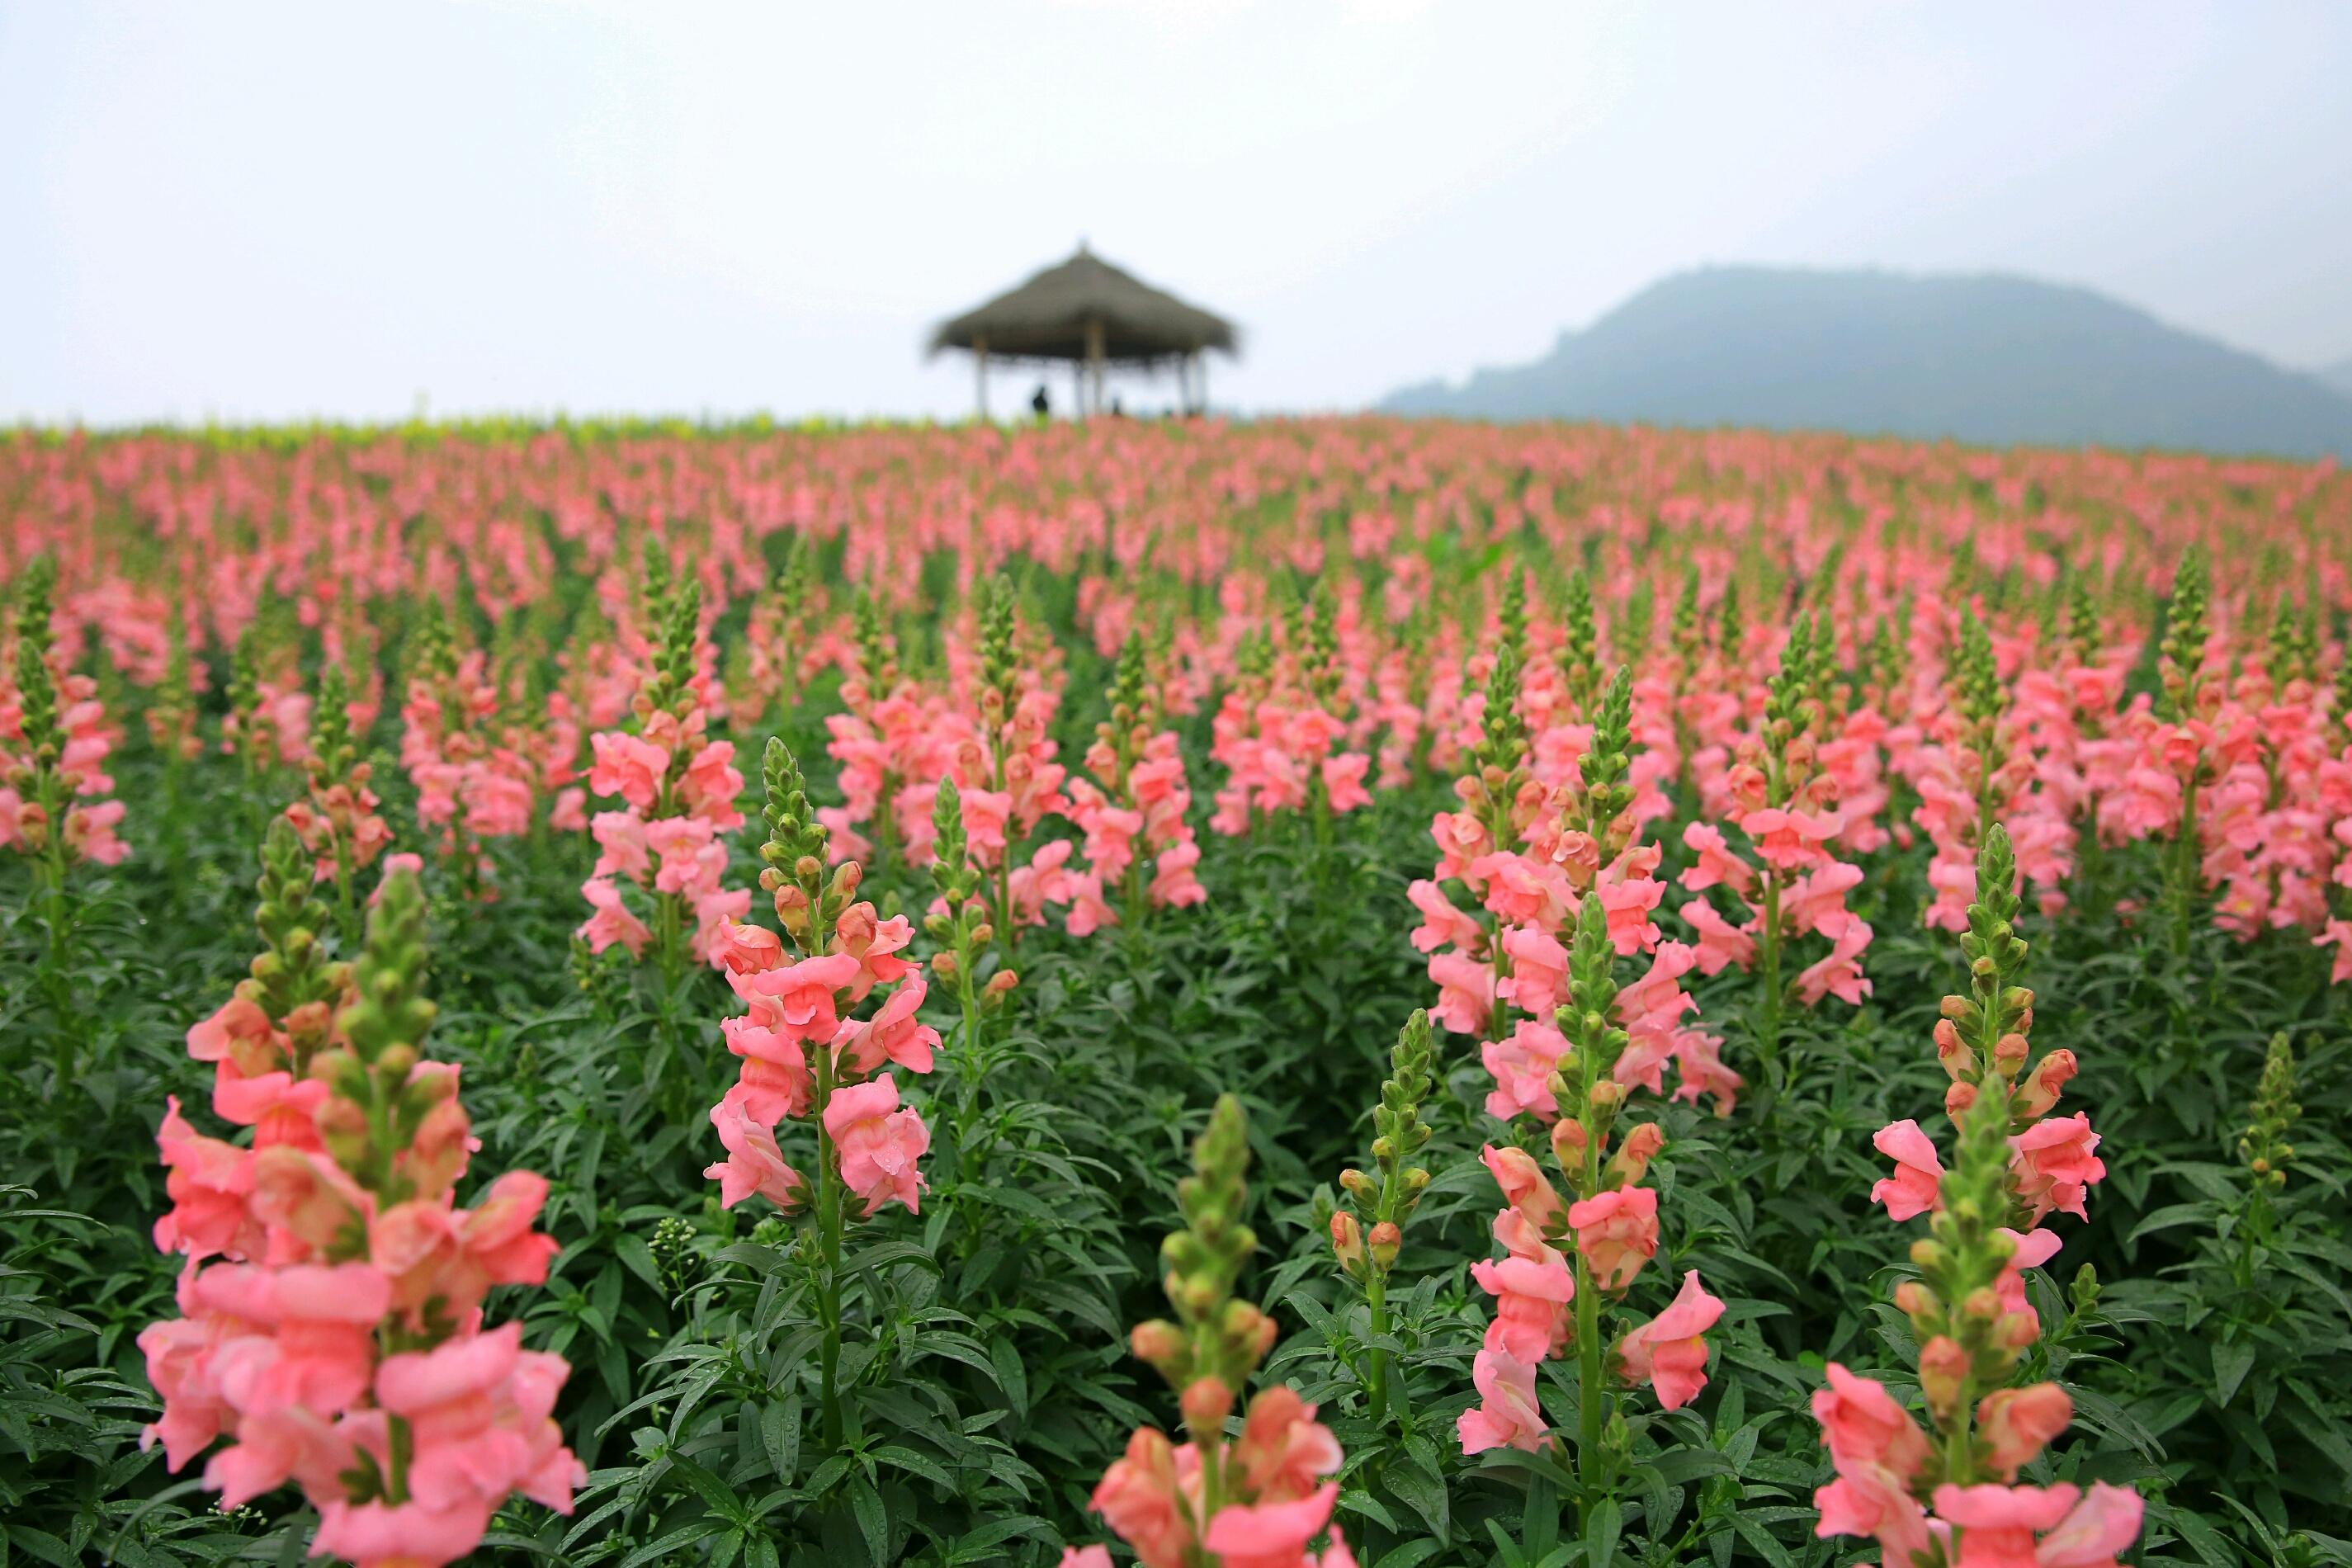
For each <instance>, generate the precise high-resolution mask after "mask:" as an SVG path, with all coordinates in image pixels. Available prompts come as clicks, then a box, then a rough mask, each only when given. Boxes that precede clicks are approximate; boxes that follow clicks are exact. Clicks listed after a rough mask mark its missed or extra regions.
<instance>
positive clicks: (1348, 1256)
mask: <svg viewBox="0 0 2352 1568" xmlns="http://www.w3.org/2000/svg"><path fill="white" fill-rule="evenodd" d="M1331 1252H1332V1255H1333V1256H1334V1257H1336V1258H1339V1267H1340V1268H1342V1269H1344V1270H1346V1271H1347V1275H1348V1278H1349V1279H1362V1278H1363V1277H1364V1235H1363V1231H1362V1229H1361V1227H1360V1226H1358V1225H1357V1223H1356V1216H1355V1215H1351V1214H1349V1212H1348V1211H1347V1210H1345V1209H1339V1210H1338V1211H1336V1212H1335V1213H1333V1215H1331Z"/></svg>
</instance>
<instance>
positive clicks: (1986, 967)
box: [1871, 824, 2106, 1251]
mask: <svg viewBox="0 0 2352 1568" xmlns="http://www.w3.org/2000/svg"><path fill="white" fill-rule="evenodd" d="M2016 879H2017V863H2016V858H2015V857H2014V855H2013V854H2012V853H2011V848H2010V841H2009V833H2008V830H2007V829H2006V828H2005V827H2002V826H2000V825H1998V824H1996V825H1995V826H1994V827H1993V829H1992V830H1991V831H1990V832H1988V833H1987V835H1986V837H1985V846H1984V849H1983V851H1982V853H1981V854H1980V855H1979V858H1978V862H1977V896H1976V900H1975V901H1974V902H1973V903H1972V904H1971V905H1970V906H1969V928H1968V930H1967V931H1964V932H1963V933H1962V934H1961V937H1960V951H1961V953H1962V955H1963V956H1964V957H1966V958H1967V960H1968V962H1969V975H1970V985H1971V990H1970V993H1969V994H1968V995H1965V996H1962V995H1953V996H1947V997H1946V998H1944V1005H1943V1009H1942V1016H1941V1017H1940V1018H1938V1019H1937V1023H1936V1030H1935V1037H1936V1052H1937V1059H1938V1060H1939V1061H1940V1062H1941V1063H1942V1065H1943V1067H1944V1070H1945V1073H1946V1076H1947V1077H1948V1079H1950V1087H1949V1089H1948V1090H1947V1092H1946V1094H1945V1097H1944V1106H1945V1110H1946V1111H1947V1113H1948V1114H1949V1115H1950V1116H1951V1117H1952V1119H1953V1121H1954V1122H1955V1124H1956V1125H1958V1124H1959V1123H1960V1121H1961V1119H1962V1117H1963V1115H1964V1113H1965V1112H1967V1111H1968V1110H1969V1108H1970V1107H1971V1106H1973V1105H1974V1104H1975V1103H1976V1102H1977V1101H1978V1100H1979V1099H1990V1100H1993V1101H1995V1102H1997V1104H1998V1106H1999V1108H2000V1117H2001V1121H2002V1129H2001V1131H2003V1133H2004V1134H2005V1135H2006V1136H2007V1138H2008V1141H2009V1149H2010V1155H2009V1160H2008V1167H2007V1168H2008V1176H2007V1178H2006V1186H2005V1188H2004V1191H2003V1193H2002V1194H2001V1195H2000V1199H1999V1205H1998V1206H1999V1211H2000V1214H2001V1215H2002V1220H2001V1223H2002V1224H2004V1225H2008V1226H2014V1227H2015V1228H2016V1229H2017V1230H2018V1231H2020V1232H2030V1231H2032V1230H2034V1228H2035V1227H2036V1226H2040V1225H2041V1224H2042V1221H2043V1220H2044V1219H2045V1218H2047V1217H2048V1216H2049V1215H2051V1214H2053V1213H2056V1212H2063V1213H2066V1214H2071V1215H2074V1216H2075V1217H2077V1218H2087V1217H2088V1209H2087V1207H2086V1203H2087V1200H2088V1195H2089V1190H2090V1189H2091V1188H2092V1187H2093V1186H2095V1185H2096V1184H2098V1183H2099V1182H2100V1181H2102V1180H2103V1179H2105V1175H2106V1166H2105V1163H2103V1162H2102V1161H2101V1160H2100V1159H2099V1157H2098V1153H2097V1151H2098V1146H2099V1135H2098V1133H2096V1132H2095V1131H2093V1130H2092V1128H2091V1119H2090V1117H2089V1115H2088V1114H2086V1113H2084V1112H2082V1111H2077V1112H2075V1113H2074V1114H2073V1115H2071V1116H2063V1117H2061V1116H2054V1115H2053V1114H2052V1112H2053V1111H2054V1110H2055V1109H2056V1107H2057V1105H2058V1102H2059V1100H2060V1099H2061V1097H2062V1095H2063V1091H2064V1089H2065V1086H2066V1085H2067V1083H2068V1082H2069V1081H2070V1080H2072V1079H2073V1078H2074V1075H2075V1073H2076V1071H2077V1070H2078V1064H2077V1063H2076V1061H2075V1058H2074V1052H2073V1051H2071V1050H2066V1049H2063V1048H2061V1049H2058V1050H2053V1051H2047V1052H2044V1053H2043V1054H2042V1056H2041V1057H2040V1058H2032V1043H2031V1041H2030V1039H2029V1036H2030V1034H2031V1032H2032V1027H2033V994H2032V992H2031V991H2029V990H2027V989H2025V988H2024V987H2023V986H2021V985H2017V984H2013V983H2012V980H2013V977H2014V976H2015V975H2016V974H2017V973H2018V972H2019V970H2020V967H2021V965H2022V963H2024V959H2025V955H2026V944H2025V942H2024V941H2023V940H2022V939H2021V938H2020V937H2019V936H2018V935H2017V934H2016V931H2015V928H2014V926H2013V925H2012V924H2011V922H2012V921H2014V920H2015V919H2016V916H2017V911H2018V907H2019V900H2018V897H2017V894H2016V892H2015V891H2014V884H2015V882H2016ZM1874 1142H1875V1144H1876V1146H1877V1147H1878V1149H1879V1151H1880V1152H1882V1153H1885V1154H1886V1155H1888V1156H1889V1157H1890V1158H1892V1159H1893V1160H1895V1173H1894V1174H1892V1175H1890V1176H1889V1177H1887V1178H1886V1179H1885V1180H1884V1181H1882V1182H1880V1183H1879V1184H1877V1185H1876V1186H1874V1188H1872V1189H1871V1198H1872V1201H1873V1202H1875V1203H1881V1204H1884V1205H1885V1206H1886V1211H1887V1215H1888V1217H1890V1218H1893V1219H1897V1220H1904V1219H1909V1218H1912V1217H1913V1216H1915V1215H1919V1214H1922V1213H1927V1212H1929V1211H1931V1210H1933V1209H1936V1208H1937V1207H1939V1206H1940V1205H1941V1204H1942V1202H1943V1179H1944V1175H1945V1173H1944V1169H1943V1166H1942V1163H1941V1162H1940V1159H1939V1157H1938V1155H1937V1151H1936V1146H1935V1143H1934V1141H1933V1140H1932V1139H1930V1138H1929V1137H1928V1136H1927V1133H1926V1132H1925V1131H1922V1130H1921V1129H1920V1127H1919V1124H1918V1123H1917V1122H1916V1121H1912V1120H1910V1119H1907V1118H1906V1119H1905V1120H1903V1121H1896V1122H1893V1123H1890V1124H1889V1125H1888V1126H1886V1127H1885V1128H1883V1129H1881V1130H1880V1131H1879V1132H1878V1134H1877V1135H1876V1137H1875V1139H1874ZM2032 1245H2033V1246H2034V1247H2043V1246H2046V1247H2048V1248H2049V1249H2050V1250H2052V1251H2054V1250H2056V1244H2055V1242H2054V1240H2052V1239H2048V1238H2045V1239H2044V1240H2043V1241H2042V1242H2036V1243H2033V1244H2032Z"/></svg>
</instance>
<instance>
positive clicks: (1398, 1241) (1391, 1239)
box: [1371, 1219, 1404, 1273]
mask: <svg viewBox="0 0 2352 1568" xmlns="http://www.w3.org/2000/svg"><path fill="white" fill-rule="evenodd" d="M1403 1246H1404V1232H1403V1231H1402V1230H1400V1229H1398V1228H1397V1226H1396V1224H1395V1222H1394V1221H1392V1220H1385V1219H1384V1220H1382V1221H1381V1223H1380V1224H1378V1225H1376V1226H1372V1236H1371V1251H1372V1264H1373V1266H1374V1267H1375V1268H1379V1269H1380V1270H1381V1272H1382V1273H1386V1272H1388V1270H1389V1269H1391V1268H1394V1267H1395V1266H1396V1260H1397V1253H1398V1251H1399V1250H1400V1249H1401V1248H1402V1247H1403Z"/></svg>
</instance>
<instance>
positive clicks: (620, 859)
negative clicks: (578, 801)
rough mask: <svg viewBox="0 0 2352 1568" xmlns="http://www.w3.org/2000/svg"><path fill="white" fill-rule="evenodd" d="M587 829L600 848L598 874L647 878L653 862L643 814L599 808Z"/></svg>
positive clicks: (600, 875) (635, 880)
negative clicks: (649, 853) (647, 846)
mask: <svg viewBox="0 0 2352 1568" xmlns="http://www.w3.org/2000/svg"><path fill="white" fill-rule="evenodd" d="M588 831H589V833H590V835H591V836H592V837H594V838H595V840H596V847H597V848H598V849H599V850H600V851H602V853H600V854H599V855H598V856H597V858H596V875H597V876H599V877H614V876H618V877H626V878H627V879H629V880H631V881H632V882H643V881H644V880H645V879H646V872H647V871H648V870H650V869H652V866H653V862H652V859H651V858H650V857H649V855H648V854H647V852H646V820H645V818H644V817H642V816H638V815H637V814H636V813H635V812H634V811H600V812H598V813H597V814H596V815H595V816H593V817H592V818H591V819H590V820H589V823H588Z"/></svg>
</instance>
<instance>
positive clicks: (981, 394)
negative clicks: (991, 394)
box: [971, 338, 988, 424]
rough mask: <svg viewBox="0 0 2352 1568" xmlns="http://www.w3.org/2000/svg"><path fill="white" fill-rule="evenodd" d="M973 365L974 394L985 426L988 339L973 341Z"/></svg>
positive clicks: (986, 412)
mask: <svg viewBox="0 0 2352 1568" xmlns="http://www.w3.org/2000/svg"><path fill="white" fill-rule="evenodd" d="M971 363H972V377H973V381H974V383H975V385H974V387H973V392H974V395H975V398H976V400H977V402H978V404H979V405H980V417H981V421H982V423H983V424H985V423H986V422H987V420H988V340H987V339H986V338H974V339H972V340H971Z"/></svg>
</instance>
